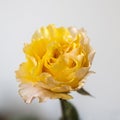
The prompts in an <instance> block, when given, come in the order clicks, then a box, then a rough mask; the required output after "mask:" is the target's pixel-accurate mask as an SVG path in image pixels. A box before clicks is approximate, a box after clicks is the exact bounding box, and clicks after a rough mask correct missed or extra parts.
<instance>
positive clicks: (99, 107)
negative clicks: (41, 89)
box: [0, 0, 120, 120]
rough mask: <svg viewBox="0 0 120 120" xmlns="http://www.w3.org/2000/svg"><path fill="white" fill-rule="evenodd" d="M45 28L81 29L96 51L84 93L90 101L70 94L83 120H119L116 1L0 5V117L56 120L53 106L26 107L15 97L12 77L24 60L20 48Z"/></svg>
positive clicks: (2, 0)
mask: <svg viewBox="0 0 120 120" xmlns="http://www.w3.org/2000/svg"><path fill="white" fill-rule="evenodd" d="M50 23H54V24H56V26H66V27H68V26H71V25H72V26H76V27H78V28H80V27H84V28H85V29H86V30H87V32H88V35H89V37H90V38H91V44H92V46H93V47H94V48H95V49H96V56H95V59H94V62H93V66H92V70H94V71H96V74H95V75H92V76H90V77H89V78H88V81H87V83H86V85H85V88H86V89H87V90H88V91H89V92H90V93H92V94H93V95H94V96H95V98H90V97H84V96H81V95H79V94H77V93H72V94H73V95H74V99H73V100H71V102H72V103H73V104H74V105H75V106H76V108H77V109H78V111H79V113H80V115H81V117H82V120H120V70H119V67H120V53H119V52H120V0H0V112H3V111H9V110H12V111H15V113H21V114H22V113H25V114H30V113H35V114H36V115H39V116H40V117H41V120H57V119H58V118H59V117H60V115H61V113H60V112H61V111H60V105H59V101H58V100H48V101H47V102H45V103H40V104H39V103H38V102H37V101H34V102H33V103H32V104H30V105H26V104H25V103H24V102H23V100H22V99H21V98H20V96H19V95H18V93H17V90H18V87H17V85H18V84H17V82H16V79H15V73H14V71H15V70H16V69H17V68H18V65H19V64H20V63H21V62H23V61H24V60H25V58H24V54H23V52H22V48H23V44H24V43H25V42H29V41H30V39H31V36H32V34H33V32H34V31H35V30H36V29H38V28H39V27H40V26H43V25H44V26H46V25H48V24H50Z"/></svg>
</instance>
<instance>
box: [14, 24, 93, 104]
mask: <svg viewBox="0 0 120 120" xmlns="http://www.w3.org/2000/svg"><path fill="white" fill-rule="evenodd" d="M23 50H24V53H25V56H26V62H24V63H22V64H21V65H20V67H19V70H17V71H16V78H17V79H19V82H20V83H21V84H20V86H19V87H20V90H19V93H20V95H21V96H22V97H23V99H24V100H25V102H26V103H30V102H31V101H32V100H33V99H34V98H38V99H39V101H40V102H41V101H44V100H46V99H48V98H51V99H56V98H61V99H71V98H72V96H71V95H69V93H70V91H75V90H78V89H80V88H81V87H82V86H83V85H84V81H85V78H86V76H87V75H88V74H89V73H90V71H89V69H90V67H91V64H92V60H93V57H94V54H95V51H94V50H93V49H92V47H91V46H90V44H89V39H88V37H87V35H86V32H85V31H84V30H83V29H80V30H78V29H76V28H74V27H70V28H64V27H59V28H56V27H55V26H54V25H48V26H47V27H42V28H40V29H39V30H37V31H36V32H35V33H34V35H33V37H32V40H31V43H30V44H25V46H24V49H23Z"/></svg>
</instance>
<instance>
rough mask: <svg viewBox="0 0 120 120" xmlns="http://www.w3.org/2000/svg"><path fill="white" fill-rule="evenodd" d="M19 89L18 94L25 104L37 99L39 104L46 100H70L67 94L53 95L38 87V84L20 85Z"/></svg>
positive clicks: (53, 93)
mask: <svg viewBox="0 0 120 120" xmlns="http://www.w3.org/2000/svg"><path fill="white" fill-rule="evenodd" d="M19 87H20V90H19V93H20V95H21V97H22V98H23V99H24V101H25V102H26V103H31V102H32V100H33V99H34V98H38V99H39V102H43V101H45V100H47V99H57V98H62V99H65V100H68V99H71V98H72V96H70V95H68V94H67V93H66V94H65V93H55V92H52V91H49V90H47V89H44V88H42V87H40V86H39V85H38V84H34V85H33V84H32V83H28V84H20V86H19Z"/></svg>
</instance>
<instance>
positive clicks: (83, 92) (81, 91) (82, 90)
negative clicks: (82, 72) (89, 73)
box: [77, 88, 93, 97]
mask: <svg viewBox="0 0 120 120" xmlns="http://www.w3.org/2000/svg"><path fill="white" fill-rule="evenodd" d="M77 92H78V93H80V94H81V95H87V96H91V97H93V96H92V95H91V94H90V93H89V92H87V91H86V90H85V89H84V88H81V89H79V90H77Z"/></svg>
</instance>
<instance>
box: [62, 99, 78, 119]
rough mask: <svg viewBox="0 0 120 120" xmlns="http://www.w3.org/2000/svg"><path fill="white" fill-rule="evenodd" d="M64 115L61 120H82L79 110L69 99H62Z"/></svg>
mask: <svg viewBox="0 0 120 120" xmlns="http://www.w3.org/2000/svg"><path fill="white" fill-rule="evenodd" d="M60 102H61V107H62V113H63V117H62V118H61V119H60V120H80V119H79V116H78V113H77V110H76V109H75V107H74V106H73V105H72V104H71V103H70V102H68V101H66V100H63V99H60Z"/></svg>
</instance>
